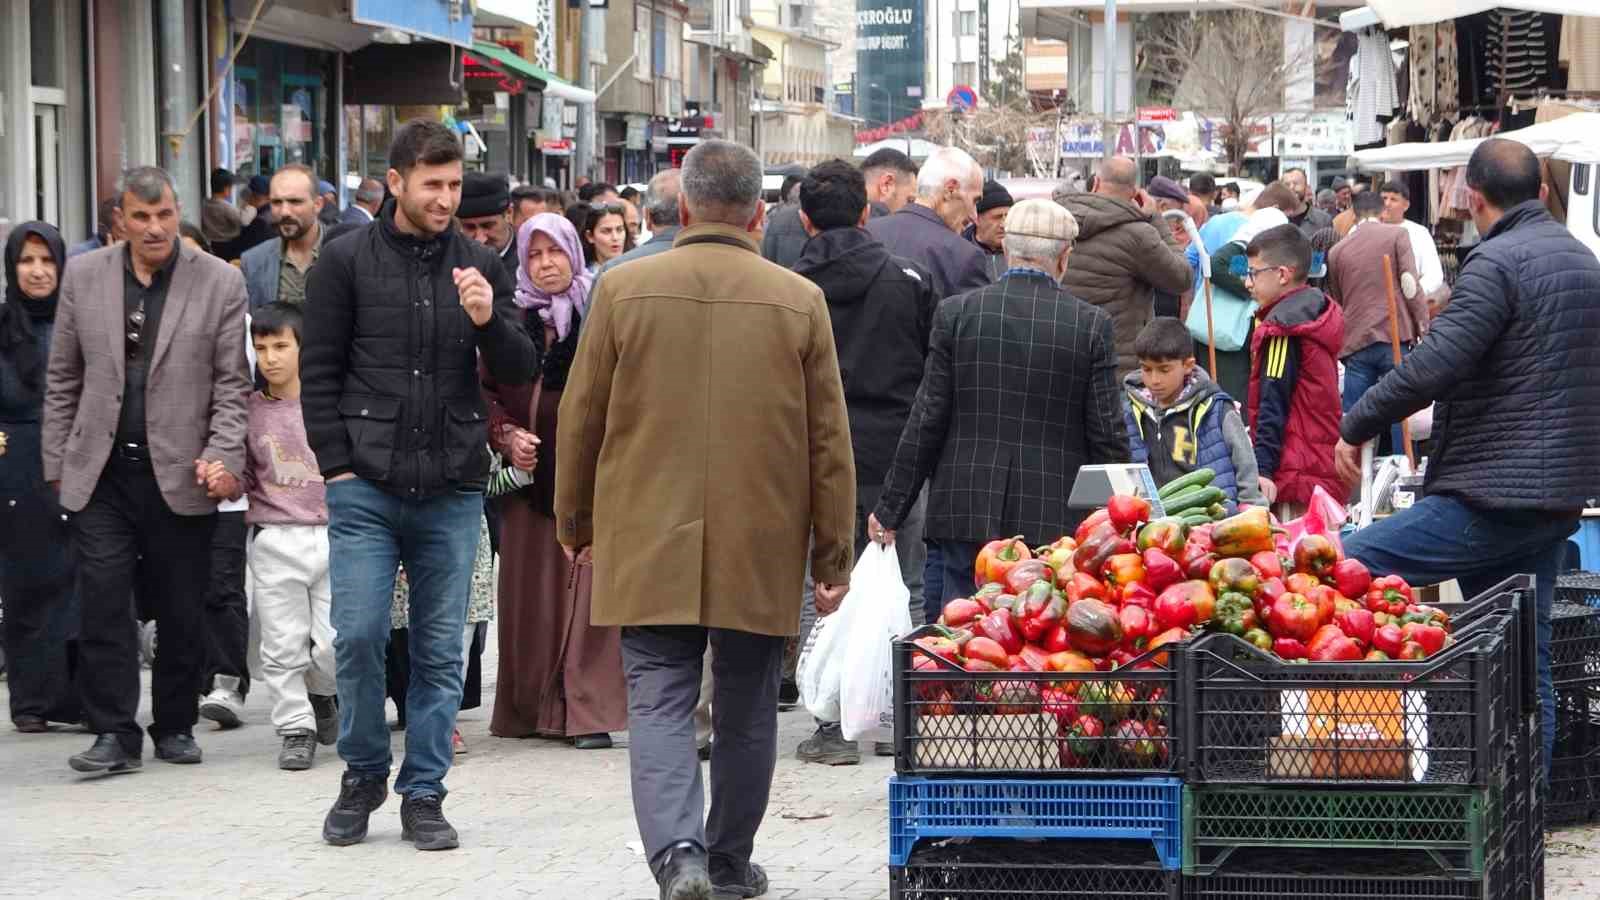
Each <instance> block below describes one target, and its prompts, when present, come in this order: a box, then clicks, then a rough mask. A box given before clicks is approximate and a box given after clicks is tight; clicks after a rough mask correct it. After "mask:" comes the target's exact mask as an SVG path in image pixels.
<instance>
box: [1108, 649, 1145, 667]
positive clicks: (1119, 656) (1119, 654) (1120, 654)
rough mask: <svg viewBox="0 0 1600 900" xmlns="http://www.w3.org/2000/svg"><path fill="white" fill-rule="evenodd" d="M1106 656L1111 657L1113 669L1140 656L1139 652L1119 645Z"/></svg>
mask: <svg viewBox="0 0 1600 900" xmlns="http://www.w3.org/2000/svg"><path fill="white" fill-rule="evenodd" d="M1106 656H1107V657H1109V658H1110V659H1111V667H1112V668H1113V669H1120V668H1122V667H1123V666H1126V665H1127V664H1129V663H1131V662H1133V661H1134V660H1136V659H1138V658H1139V654H1137V653H1134V652H1132V651H1130V650H1127V649H1125V648H1123V647H1118V648H1117V649H1115V650H1113V651H1111V652H1110V653H1107V654H1106Z"/></svg>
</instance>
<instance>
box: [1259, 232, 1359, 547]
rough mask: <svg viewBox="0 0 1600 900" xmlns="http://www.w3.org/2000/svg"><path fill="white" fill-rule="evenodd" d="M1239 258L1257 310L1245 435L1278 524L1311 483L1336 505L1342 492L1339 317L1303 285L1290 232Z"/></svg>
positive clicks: (1306, 263)
mask: <svg viewBox="0 0 1600 900" xmlns="http://www.w3.org/2000/svg"><path fill="white" fill-rule="evenodd" d="M1245 257H1246V258H1247V259H1249V261H1250V268H1249V271H1248V273H1247V275H1246V277H1245V284H1246V285H1247V286H1248V287H1249V288H1250V294H1251V296H1252V297H1254V298H1255V300H1256V302H1257V303H1258V304H1260V309H1259V310H1258V311H1257V312H1256V330H1255V334H1254V335H1253V336H1252V337H1251V339H1250V395H1249V414H1250V415H1249V420H1250V434H1251V438H1252V439H1253V442H1254V444H1255V448H1256V466H1257V468H1259V469H1260V472H1261V492H1262V493H1263V494H1264V495H1266V498H1267V500H1268V502H1271V503H1276V504H1277V505H1278V507H1277V508H1278V516H1279V518H1292V517H1294V516H1298V515H1300V514H1302V513H1303V512H1304V511H1305V507H1306V504H1307V503H1308V502H1309V501H1310V499H1311V492H1312V490H1313V489H1314V488H1315V487H1316V486H1317V485H1321V486H1322V488H1323V489H1324V490H1326V491H1327V492H1328V493H1330V494H1331V495H1333V496H1334V497H1335V498H1336V499H1337V498H1342V497H1343V496H1344V493H1345V486H1344V484H1343V482H1342V481H1341V480H1340V478H1339V474H1338V472H1337V471H1336V470H1335V468H1334V463H1333V448H1334V445H1336V444H1337V443H1338V442H1339V411H1340V409H1341V406H1340V401H1339V363H1338V360H1339V347H1340V345H1341V344H1342V343H1343V342H1344V315H1343V313H1342V312H1341V311H1340V309H1339V304H1337V303H1332V302H1329V300H1328V299H1327V298H1326V297H1324V296H1322V292H1321V291H1319V290H1317V289H1316V288H1313V287H1308V286H1307V285H1306V275H1307V273H1308V272H1309V271H1310V269H1311V244H1310V242H1308V241H1307V240H1306V239H1305V237H1304V235H1302V234H1301V233H1300V230H1299V229H1298V228H1296V227H1295V226H1293V225H1279V226H1278V227H1276V228H1270V229H1268V230H1266V231H1263V232H1262V233H1261V234H1259V235H1257V236H1256V238H1255V239H1254V240H1252V241H1251V242H1250V245H1249V246H1248V247H1246V248H1245Z"/></svg>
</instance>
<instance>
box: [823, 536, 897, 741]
mask: <svg viewBox="0 0 1600 900" xmlns="http://www.w3.org/2000/svg"><path fill="white" fill-rule="evenodd" d="M910 597H911V592H910V591H908V590H907V589H906V585H905V582H904V581H903V580H901V578H900V558H899V556H898V555H896V553H895V549H894V547H893V546H892V545H891V546H888V547H885V546H883V545H882V544H871V545H869V546H868V547H867V549H866V552H864V553H862V554H861V559H860V561H859V562H857V563H856V567H855V571H854V572H852V573H851V575H850V594H849V596H847V597H846V598H845V601H844V602H845V605H853V606H854V607H855V609H854V610H853V611H852V612H851V617H850V628H849V630H848V632H846V633H845V634H844V636H843V637H844V641H843V648H842V649H843V650H844V656H843V665H842V666H841V669H840V675H839V725H840V729H841V730H842V731H843V732H844V739H845V740H847V741H858V740H872V741H888V740H892V739H893V738H894V671H893V666H894V641H895V640H896V639H897V638H899V637H900V636H901V635H904V634H905V633H906V632H908V631H910V630H911V612H910V610H909V608H908V605H907V601H908V600H909V599H910Z"/></svg>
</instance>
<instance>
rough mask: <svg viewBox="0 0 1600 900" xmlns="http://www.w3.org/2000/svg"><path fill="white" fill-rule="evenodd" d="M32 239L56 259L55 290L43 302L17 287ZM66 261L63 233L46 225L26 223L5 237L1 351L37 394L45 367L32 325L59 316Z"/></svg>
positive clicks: (0, 318)
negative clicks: (21, 263) (25, 248)
mask: <svg viewBox="0 0 1600 900" xmlns="http://www.w3.org/2000/svg"><path fill="white" fill-rule="evenodd" d="M30 237H37V238H41V239H43V241H44V243H45V246H47V247H49V248H50V255H51V256H53V257H55V260H56V290H55V292H54V293H52V294H51V295H50V296H49V297H46V298H45V299H43V300H35V299H33V298H32V297H28V296H25V295H24V294H23V293H22V288H21V287H20V286H19V285H18V284H17V261H18V260H19V259H21V258H22V245H23V243H24V242H25V241H27V239H28V238H30ZM66 259H67V248H66V244H64V243H63V242H62V240H61V232H59V231H57V230H56V229H55V227H54V226H52V225H49V224H46V223H44V222H24V223H22V224H21V225H18V226H17V227H16V228H13V229H12V230H11V234H10V236H9V237H7V238H6V248H5V272H6V302H5V303H4V304H3V305H0V352H6V353H8V354H10V355H11V356H12V358H13V359H15V361H16V365H17V376H18V377H19V378H20V379H21V380H22V384H23V385H24V386H25V387H27V388H28V390H30V391H35V392H37V391H38V390H39V389H40V388H41V387H42V384H43V380H44V379H43V375H44V364H45V360H44V358H43V355H42V354H41V353H40V352H39V346H38V344H37V343H36V342H35V339H34V333H33V329H34V325H33V323H34V322H36V321H48V320H51V319H54V318H55V317H56V301H57V299H58V298H59V297H60V296H61V276H62V275H63V274H64V273H63V272H62V270H63V269H64V268H65V263H66Z"/></svg>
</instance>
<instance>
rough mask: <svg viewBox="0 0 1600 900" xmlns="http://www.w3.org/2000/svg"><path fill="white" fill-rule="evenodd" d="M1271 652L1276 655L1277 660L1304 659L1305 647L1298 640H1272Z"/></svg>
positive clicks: (1303, 643)
mask: <svg viewBox="0 0 1600 900" xmlns="http://www.w3.org/2000/svg"><path fill="white" fill-rule="evenodd" d="M1272 652H1273V653H1276V654H1277V655H1278V658H1279V659H1305V658H1306V645H1305V642H1303V641H1301V640H1299V639H1298V638H1274V639H1273V641H1272Z"/></svg>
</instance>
